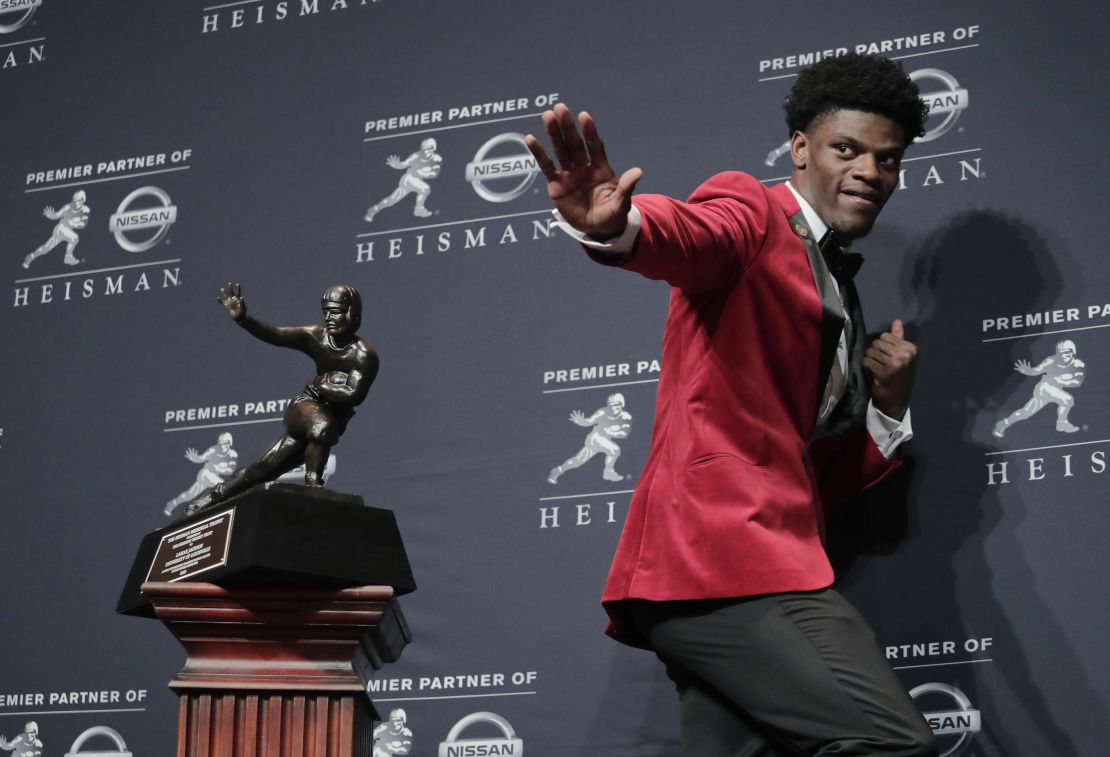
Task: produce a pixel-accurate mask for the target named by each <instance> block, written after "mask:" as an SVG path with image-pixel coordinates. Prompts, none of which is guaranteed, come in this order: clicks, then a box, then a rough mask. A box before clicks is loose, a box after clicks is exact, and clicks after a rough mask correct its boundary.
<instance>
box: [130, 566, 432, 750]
mask: <svg viewBox="0 0 1110 757" xmlns="http://www.w3.org/2000/svg"><path fill="white" fill-rule="evenodd" d="M142 593H143V595H144V596H146V597H147V598H148V599H149V600H150V602H151V604H152V605H153V606H154V611H155V616H156V617H157V618H159V619H160V620H161V621H162V622H163V623H165V624H166V626H167V627H168V628H169V629H170V631H171V632H173V634H174V636H175V637H176V638H177V640H178V641H180V642H181V644H182V646H184V647H185V650H186V652H187V654H188V659H187V660H186V662H185V666H184V667H183V668H182V669H181V672H180V673H178V674H177V677H175V678H174V680H173V681H172V682H171V683H170V688H172V689H174V690H175V691H177V693H178V696H179V697H180V708H179V714H178V727H177V755H178V757H370V753H371V743H370V742H371V728H372V725H373V720H374V719H376V713H375V712H374V708H373V705H372V703H371V702H370V698H369V697H368V696H367V694H366V681H367V680H368V678H369V676H370V675H371V674H372V673H373V672H374V670H376V669H378V668H380V667H381V666H382V665H383V664H385V663H387V662H393V661H394V660H396V659H397V658H398V657H399V656H400V654H401V650H402V649H403V648H404V646H405V645H406V644H407V643H408V642H409V640H410V636H409V630H408V627H407V626H406V624H405V619H404V616H403V615H402V614H401V610H400V607H399V606H398V605H397V603H396V600H395V599H394V592H393V589H392V588H391V587H389V586H361V587H356V588H351V589H312V588H273V587H266V588H245V587H244V588H236V587H232V588H226V587H221V586H216V585H215V584H209V583H188V582H184V581H182V582H175V583H145V584H143V585H142Z"/></svg>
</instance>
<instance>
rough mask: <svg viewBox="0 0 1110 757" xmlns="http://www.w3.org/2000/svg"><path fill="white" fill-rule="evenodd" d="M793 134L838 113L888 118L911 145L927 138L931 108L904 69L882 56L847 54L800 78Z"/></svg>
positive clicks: (793, 96)
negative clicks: (927, 123)
mask: <svg viewBox="0 0 1110 757" xmlns="http://www.w3.org/2000/svg"><path fill="white" fill-rule="evenodd" d="M782 107H783V108H784V109H785V110H786V125H787V126H788V127H789V128H790V133H791V134H793V133H794V132H795V131H805V130H806V129H808V128H809V126H810V124H812V123H813V122H814V121H815V120H816V119H817V118H819V117H821V116H824V115H827V114H829V113H833V112H835V111H838V110H862V111H865V112H867V113H876V114H878V115H880V116H886V117H887V118H889V119H890V120H892V121H894V122H895V123H896V124H898V125H899V126H901V127H902V131H903V132H904V133H905V135H906V144H907V146H908V145H909V144H910V143H911V142H913V140H914V139H916V138H918V137H921V136H924V134H925V119H927V118H928V117H929V108H928V106H926V105H925V103H924V102H922V101H921V97H920V92H919V91H918V89H917V85H916V84H914V83H913V81H912V80H911V79H910V77H909V76H908V75H907V74H906V72H905V71H903V70H902V67H901V66H900V65H899V64H897V63H895V62H893V61H891V60H888V59H886V58H884V57H882V56H879V55H860V54H858V53H848V54H847V55H841V56H837V57H834V58H825V59H823V60H821V61H818V62H817V63H814V64H813V65H812V66H807V67H806V68H804V69H802V71H801V73H800V74H798V80H797V81H796V82H794V86H793V87H791V89H790V94H789V95H788V96H787V98H786V103H785V104H783V106H782Z"/></svg>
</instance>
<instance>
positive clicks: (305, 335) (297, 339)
mask: <svg viewBox="0 0 1110 757" xmlns="http://www.w3.org/2000/svg"><path fill="white" fill-rule="evenodd" d="M217 299H218V300H219V302H220V304H221V305H223V306H224V309H225V310H227V313H228V315H230V316H231V318H232V320H234V321H235V322H236V323H238V324H239V325H240V326H242V327H243V328H244V329H246V330H247V333H249V334H250V335H251V336H253V337H255V338H257V339H261V340H262V341H264V342H266V343H267V344H272V345H275V346H277V347H289V348H290V349H294V350H300V351H301V352H308V350H309V348H310V347H311V344H312V335H311V333H310V331H309V327H307V326H271V325H270V324H268V323H266V322H265V321H260V320H258V319H257V318H253V317H251V316H249V315H247V301H246V299H245V298H244V297H243V293H242V289H241V288H240V286H239V285H238V284H236V283H228V285H227V286H224V287H221V288H220V293H219V295H218V296H217Z"/></svg>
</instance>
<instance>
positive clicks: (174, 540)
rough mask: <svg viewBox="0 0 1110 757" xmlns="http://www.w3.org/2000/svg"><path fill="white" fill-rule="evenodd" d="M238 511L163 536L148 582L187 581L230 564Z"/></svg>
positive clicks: (213, 516)
mask: <svg viewBox="0 0 1110 757" xmlns="http://www.w3.org/2000/svg"><path fill="white" fill-rule="evenodd" d="M234 520H235V510H234V509H231V510H225V511H224V512H222V513H218V514H216V515H212V516H210V517H208V518H205V519H203V520H198V521H196V522H195V523H190V524H189V525H187V526H183V527H182V528H178V529H176V530H173V531H169V532H167V533H165V534H163V535H162V540H161V541H160V542H158V550H157V551H156V552H155V554H154V560H153V562H152V563H151V566H150V572H149V573H148V574H147V578H146V580H147V581H183V580H185V579H186V578H191V577H192V576H195V575H197V574H198V573H203V572H204V571H206V570H211V569H212V568H218V567H220V566H221V565H226V564H227V554H228V547H229V546H230V544H231V526H232V523H233V522H234Z"/></svg>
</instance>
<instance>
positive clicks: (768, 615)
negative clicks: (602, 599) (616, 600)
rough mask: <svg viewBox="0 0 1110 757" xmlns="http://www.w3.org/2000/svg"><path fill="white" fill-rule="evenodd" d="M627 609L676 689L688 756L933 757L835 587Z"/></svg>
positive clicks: (915, 716)
mask: <svg viewBox="0 0 1110 757" xmlns="http://www.w3.org/2000/svg"><path fill="white" fill-rule="evenodd" d="M624 604H625V605H627V607H626V608H624V609H625V610H626V611H627V612H628V617H629V619H630V620H631V621H632V622H633V623H635V624H636V626H637V627H638V628H639V630H640V631H641V633H643V634H644V636H645V637H647V639H648V640H649V641H650V642H651V644H652V646H653V647H654V648H655V651H656V654H658V656H659V658H660V659H661V660H662V661H663V662H664V663H665V664H666V666H667V675H669V676H670V678H671V679H672V680H673V681H674V682H675V684H676V685H677V687H678V692H679V701H680V705H681V715H682V746H683V753H684V754H685V755H686V757H771V756H774V757H786V756H787V755H791V756H795V755H838V757H849V756H852V757H855V756H857V755H858V756H859V757H864V756H867V757H874V756H875V755H887V756H889V757H894V756H895V755H899V756H901V757H936V754H937V748H936V744H935V742H934V739H933V734H932V732H931V731H930V730H929V727H928V725H927V724H926V723H925V721H924V719H923V718H922V717H921V714H920V712H918V710H917V708H916V706H915V705H914V703H913V700H911V699H910V697H909V695H908V694H907V693H906V690H905V688H904V687H903V686H902V684H901V683H899V681H898V679H897V677H895V675H894V672H893V671H892V670H891V669H890V665H889V664H888V663H887V661H886V660H885V659H884V658H883V654H882V651H881V650H880V649H879V646H878V644H877V643H876V641H875V636H874V634H872V632H871V629H870V628H869V627H868V625H867V623H866V622H865V621H864V619H863V618H862V617H861V616H860V614H859V613H858V612H856V610H855V608H854V607H852V606H851V605H850V604H848V602H847V601H846V600H845V599H844V598H843V597H841V596H840V594H838V593H837V592H836V591H834V590H832V589H824V590H821V591H815V592H797V593H788V594H773V595H767V596H760V597H746V598H739V599H726V600H692V601H681V602H647V601H641V600H632V601H629V602H627V603H624Z"/></svg>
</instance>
